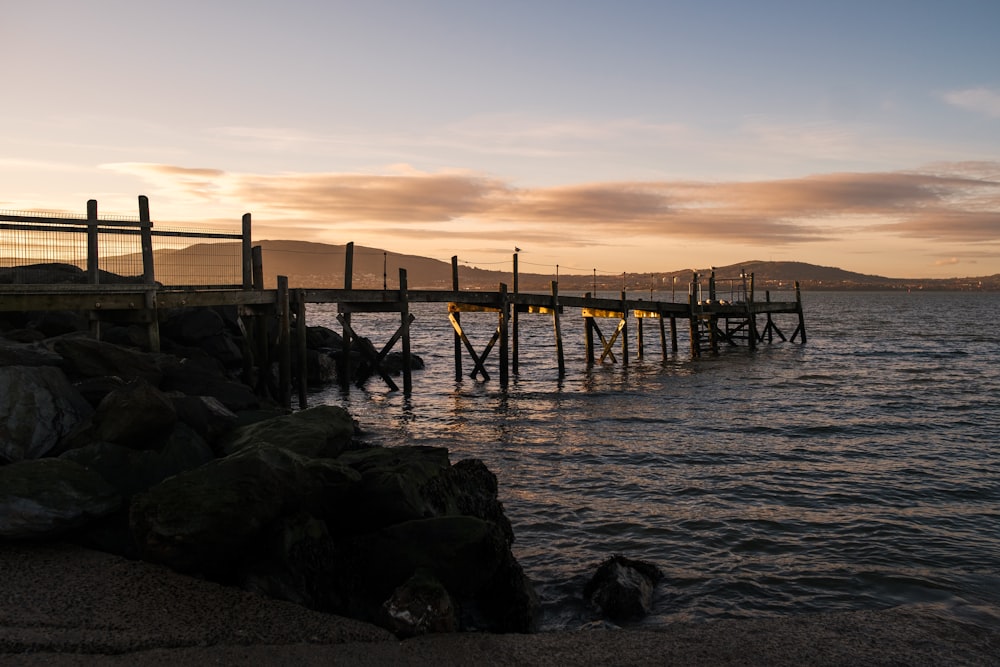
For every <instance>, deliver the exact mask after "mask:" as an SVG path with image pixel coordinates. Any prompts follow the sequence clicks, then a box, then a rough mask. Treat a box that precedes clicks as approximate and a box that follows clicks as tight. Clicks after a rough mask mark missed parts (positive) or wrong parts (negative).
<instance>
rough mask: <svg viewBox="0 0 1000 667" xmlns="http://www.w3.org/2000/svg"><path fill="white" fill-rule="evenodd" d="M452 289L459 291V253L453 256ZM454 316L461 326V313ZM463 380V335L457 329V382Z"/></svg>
mask: <svg viewBox="0 0 1000 667" xmlns="http://www.w3.org/2000/svg"><path fill="white" fill-rule="evenodd" d="M451 289H453V290H454V291H456V292H457V291H458V255H453V256H452V258H451ZM452 317H453V318H454V319H455V321H456V322H458V323H459V328H461V321H462V318H461V317H460V313H454V314H453V315H452ZM461 380H462V336H461V335H460V334H459V332H458V330H456V331H455V382H460V381H461Z"/></svg>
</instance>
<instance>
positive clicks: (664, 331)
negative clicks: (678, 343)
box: [657, 313, 673, 359]
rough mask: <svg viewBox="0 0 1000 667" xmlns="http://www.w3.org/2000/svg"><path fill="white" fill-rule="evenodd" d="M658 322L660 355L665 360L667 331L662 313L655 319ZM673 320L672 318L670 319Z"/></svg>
mask: <svg viewBox="0 0 1000 667" xmlns="http://www.w3.org/2000/svg"><path fill="white" fill-rule="evenodd" d="M657 319H658V321H659V322H660V354H661V356H662V357H663V358H664V359H666V358H667V329H666V326H665V325H664V323H663V313H660V316H659V317H658V318H657ZM670 319H671V320H673V316H671V317H670Z"/></svg>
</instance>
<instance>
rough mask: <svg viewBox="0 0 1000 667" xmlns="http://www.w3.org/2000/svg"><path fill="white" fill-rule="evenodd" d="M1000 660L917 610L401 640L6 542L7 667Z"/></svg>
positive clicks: (130, 568)
mask: <svg viewBox="0 0 1000 667" xmlns="http://www.w3.org/2000/svg"><path fill="white" fill-rule="evenodd" d="M206 664H215V665H247V664H258V665H272V664H288V665H306V666H309V665H330V664H335V665H388V664H394V665H476V667H485V666H488V665H705V666H708V665H712V666H718V665H977V666H978V665H983V666H987V665H989V666H997V665H1000V629H997V628H993V629H984V628H983V627H980V626H976V625H970V624H965V623H960V622H958V621H956V620H954V619H948V618H941V617H938V616H935V615H933V614H930V613H927V612H920V611H917V610H914V609H903V608H897V609H890V610H885V611H859V612H844V613H834V614H818V615H808V616H793V617H785V618H777V619H775V618H769V619H749V620H726V621H713V622H706V623H682V624H675V625H670V626H667V627H663V628H658V629H626V630H615V629H597V630H582V631H579V632H556V633H540V634H534V635H486V634H451V635H435V636H430V637H422V638H416V639H409V640H406V641H399V640H397V639H395V638H394V637H393V636H392V635H390V634H389V633H388V632H386V631H385V630H382V629H381V628H377V627H375V626H372V625H369V624H366V623H361V622H358V621H353V620H350V619H345V618H340V617H337V616H330V615H327V614H321V613H318V612H313V611H310V610H308V609H304V608H302V607H299V606H297V605H294V604H291V603H288V602H281V601H276V600H270V599H267V598H262V597H260V596H257V595H253V594H250V593H246V592H243V591H239V590H236V589H230V588H225V587H222V586H218V585H216V584H213V583H210V582H205V581H201V580H198V579H193V578H190V577H185V576H182V575H178V574H176V573H174V572H171V571H170V570H167V569H165V568H162V567H159V566H156V565H152V564H149V563H141V562H133V561H128V560H125V559H122V558H118V557H116V556H112V555H109V554H104V553H100V552H95V551H90V550H87V549H82V548H80V547H76V546H71V545H51V544H44V545H43V544H38V545H29V544H2V545H0V665H25V666H31V665H139V666H145V665H150V666H151V665H206Z"/></svg>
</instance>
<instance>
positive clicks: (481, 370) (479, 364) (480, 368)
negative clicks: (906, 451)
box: [448, 313, 500, 382]
mask: <svg viewBox="0 0 1000 667" xmlns="http://www.w3.org/2000/svg"><path fill="white" fill-rule="evenodd" d="M448 319H449V320H451V326H452V327H453V328H454V329H455V333H457V334H458V337H459V338H461V339H462V342H463V343H464V344H465V349H466V350H468V352H469V356H470V357H472V363H473V364H475V368H473V369H472V372H471V373H469V377H471V378H473V379H475V377H476V375H477V374H479V375H482V376H483V380H484V381H487V382H488V381H489V379H490V374H489V373H487V372H486V367H485V366H484V365H483V364H485V363H486V358H487V357H488V356H489V355H490V351H491V350H493V346H494V345H496V342H497V341H498V340H499V339H500V327H497V330H496V331H494V332H493V337H492V338H491V339H490V342H489V344H488V345H487V346H486V349H485V350H483V354H482V356H480V355H478V354H476V350H475V348H473V347H472V342H471V341H469V337H468V336H466V335H465V331H464V330H463V329H462V325H461V323H459V321H458V320H457V319H456V318H455V315H454V313H448Z"/></svg>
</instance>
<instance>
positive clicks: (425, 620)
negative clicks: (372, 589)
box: [381, 570, 458, 638]
mask: <svg viewBox="0 0 1000 667" xmlns="http://www.w3.org/2000/svg"><path fill="white" fill-rule="evenodd" d="M382 611H383V616H384V620H383V622H382V623H381V625H383V626H384V627H385V628H387V629H388V630H391V631H392V632H393V633H394V634H395V635H396V636H397V637H400V638H407V637H416V636H419V635H426V634H430V633H434V632H455V631H457V630H458V613H457V610H456V609H455V605H454V604H453V603H452V601H451V596H450V595H449V594H448V590H447V589H446V588H445V587H444V586H443V585H442V584H441V582H440V581H438V580H437V579H436V578H435V577H434V575H432V574H430V573H429V572H427V571H426V570H418V571H417V572H416V573H415V574H414V575H413V576H412V577H410V578H409V579H407V580H406V581H405V582H403V583H402V584H401V585H400V586H399V587H398V588H397V589H396V590H395V591H393V593H392V596H391V597H390V598H389V599H388V600H386V601H385V602H384V603H383V604H382Z"/></svg>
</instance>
